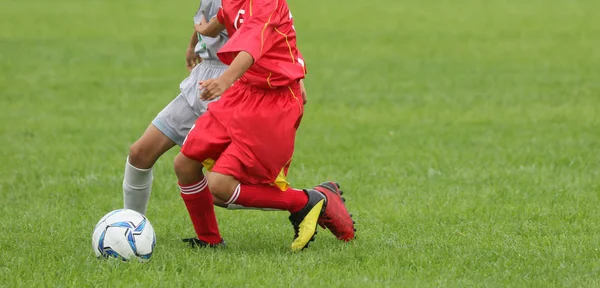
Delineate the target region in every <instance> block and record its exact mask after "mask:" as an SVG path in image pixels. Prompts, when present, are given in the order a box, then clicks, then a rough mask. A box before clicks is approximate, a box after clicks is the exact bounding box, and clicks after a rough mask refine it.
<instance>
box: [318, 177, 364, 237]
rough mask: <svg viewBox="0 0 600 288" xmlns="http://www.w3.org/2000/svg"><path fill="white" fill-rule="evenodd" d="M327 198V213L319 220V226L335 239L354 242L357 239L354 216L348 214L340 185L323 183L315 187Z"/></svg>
mask: <svg viewBox="0 0 600 288" xmlns="http://www.w3.org/2000/svg"><path fill="white" fill-rule="evenodd" d="M314 190H317V191H319V192H321V193H323V194H324V195H325V197H326V198H327V207H326V208H325V213H323V215H322V216H321V217H320V218H319V225H320V226H321V227H323V228H327V229H329V231H331V233H333V235H335V237H337V238H338V239H339V240H342V241H346V242H348V241H352V240H353V239H354V238H355V235H354V232H355V231H356V228H354V224H355V223H354V221H353V220H352V214H350V213H348V210H347V209H346V206H345V205H344V202H346V199H344V197H342V194H343V193H344V192H342V191H341V190H340V185H339V184H337V183H335V182H323V183H321V184H319V186H317V187H315V188H314Z"/></svg>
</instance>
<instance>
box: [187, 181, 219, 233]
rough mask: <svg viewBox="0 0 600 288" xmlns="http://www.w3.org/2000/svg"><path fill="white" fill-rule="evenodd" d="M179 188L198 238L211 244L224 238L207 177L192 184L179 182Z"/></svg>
mask: <svg viewBox="0 0 600 288" xmlns="http://www.w3.org/2000/svg"><path fill="white" fill-rule="evenodd" d="M179 190H180V191H181V198H183V202H185V207H186V208H187V210H188V213H189V214H190V218H191V219H192V224H194V230H195V231H196V235H198V239H200V240H202V241H204V242H207V243H209V244H217V243H219V242H221V239H222V238H221V234H219V225H218V224H217V216H216V215H215V208H214V206H213V196H212V194H211V193H210V190H208V186H207V182H206V178H202V180H200V182H198V183H195V184H191V185H181V184H179Z"/></svg>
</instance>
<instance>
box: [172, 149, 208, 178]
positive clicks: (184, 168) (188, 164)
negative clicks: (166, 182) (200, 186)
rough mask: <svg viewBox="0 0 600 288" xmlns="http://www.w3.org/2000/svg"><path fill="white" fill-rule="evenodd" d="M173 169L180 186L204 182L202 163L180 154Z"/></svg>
mask: <svg viewBox="0 0 600 288" xmlns="http://www.w3.org/2000/svg"><path fill="white" fill-rule="evenodd" d="M173 168H174V169H175V174H176V175H177V179H178V180H179V183H180V184H184V185H185V184H194V183H196V182H198V181H200V180H202V177H204V176H203V175H202V163H200V162H198V161H196V160H193V159H190V158H187V157H185V155H183V154H181V153H179V154H177V156H176V157H175V160H174V161H173Z"/></svg>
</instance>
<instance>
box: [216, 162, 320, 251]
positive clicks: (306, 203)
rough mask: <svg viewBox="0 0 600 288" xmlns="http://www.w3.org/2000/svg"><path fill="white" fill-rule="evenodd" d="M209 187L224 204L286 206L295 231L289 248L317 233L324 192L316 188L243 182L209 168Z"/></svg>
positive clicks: (304, 244) (298, 246) (305, 243)
mask: <svg viewBox="0 0 600 288" xmlns="http://www.w3.org/2000/svg"><path fill="white" fill-rule="evenodd" d="M208 178H209V180H208V183H209V185H210V191H211V192H213V195H215V196H216V197H217V198H219V199H221V200H223V199H228V200H227V201H226V202H225V203H226V204H232V203H235V204H239V205H243V206H245V207H257V208H267V209H275V210H287V211H289V212H290V217H289V219H290V221H291V222H292V225H293V226H294V230H295V235H294V241H293V242H292V246H291V248H292V250H293V251H300V250H302V249H304V248H307V247H308V245H309V243H310V242H311V241H313V240H314V236H315V234H317V231H316V228H317V221H318V219H319V217H320V216H321V214H322V213H323V212H324V209H325V205H326V198H325V196H324V195H323V194H322V193H320V192H317V191H316V190H309V189H307V190H296V189H293V188H287V189H285V190H284V191H282V190H280V189H279V188H277V187H276V186H271V185H268V184H258V185H252V184H242V183H240V182H239V181H238V180H237V179H236V177H235V176H231V175H226V174H221V173H218V172H211V173H210V175H209V176H208Z"/></svg>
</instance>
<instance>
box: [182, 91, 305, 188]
mask: <svg viewBox="0 0 600 288" xmlns="http://www.w3.org/2000/svg"><path fill="white" fill-rule="evenodd" d="M301 97H302V96H301V92H300V85H299V84H298V83H294V84H292V85H290V86H289V87H280V88H276V89H262V88H257V87H254V86H250V85H248V84H244V83H240V82H239V81H238V82H236V83H235V84H234V85H233V86H232V87H230V88H229V89H227V91H225V93H223V95H222V96H221V99H220V100H219V101H216V102H213V103H211V104H209V106H208V111H207V112H206V113H205V114H204V115H202V116H201V117H199V118H198V120H196V123H195V124H194V126H193V127H192V129H191V130H190V132H189V134H188V135H187V138H186V140H185V141H184V142H183V147H182V148H181V153H183V155H185V156H186V157H188V158H191V159H194V160H197V161H200V162H202V163H203V164H204V166H205V167H206V168H207V169H208V170H209V171H214V172H218V173H221V174H225V175H231V176H233V177H235V178H236V179H237V180H238V181H240V182H241V183H243V184H271V185H277V186H278V187H279V188H280V189H282V190H285V189H287V188H288V183H287V181H286V179H285V177H286V176H287V170H288V168H289V166H290V163H291V161H292V154H293V153H294V142H295V138H296V130H297V129H298V126H299V125H300V121H301V119H302V114H303V112H304V107H303V105H302V99H301Z"/></svg>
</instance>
